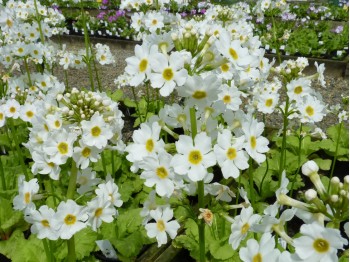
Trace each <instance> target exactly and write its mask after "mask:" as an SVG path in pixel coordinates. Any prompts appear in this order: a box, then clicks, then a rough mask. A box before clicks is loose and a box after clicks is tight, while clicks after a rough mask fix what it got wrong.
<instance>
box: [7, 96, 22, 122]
mask: <svg viewBox="0 0 350 262" xmlns="http://www.w3.org/2000/svg"><path fill="white" fill-rule="evenodd" d="M3 109H4V113H5V116H6V117H11V118H13V119H17V118H18V117H19V116H20V109H21V105H20V104H19V103H18V102H17V101H16V100H14V99H9V100H7V101H6V104H5V105H4V106H3Z"/></svg>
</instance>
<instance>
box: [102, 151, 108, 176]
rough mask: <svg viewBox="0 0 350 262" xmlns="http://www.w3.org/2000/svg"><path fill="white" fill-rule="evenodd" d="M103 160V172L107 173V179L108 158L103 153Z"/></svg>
mask: <svg viewBox="0 0 350 262" xmlns="http://www.w3.org/2000/svg"><path fill="white" fill-rule="evenodd" d="M101 158H102V166H103V172H104V173H105V177H107V166H106V158H105V154H104V152H103V151H102V152H101Z"/></svg>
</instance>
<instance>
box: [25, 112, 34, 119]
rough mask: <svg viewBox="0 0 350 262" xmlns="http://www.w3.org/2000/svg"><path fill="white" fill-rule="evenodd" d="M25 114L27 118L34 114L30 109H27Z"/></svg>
mask: <svg viewBox="0 0 350 262" xmlns="http://www.w3.org/2000/svg"><path fill="white" fill-rule="evenodd" d="M26 115H27V117H28V118H32V117H33V116H34V113H33V112H32V111H27V112H26Z"/></svg>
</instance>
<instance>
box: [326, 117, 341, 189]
mask: <svg viewBox="0 0 350 262" xmlns="http://www.w3.org/2000/svg"><path fill="white" fill-rule="evenodd" d="M342 128H343V122H340V123H339V125H338V137H337V141H336V145H335V152H334V157H333V161H332V167H331V173H330V176H329V180H331V179H332V177H333V173H334V168H335V162H337V158H338V149H339V142H340V134H341V130H342ZM330 188H331V183H329V184H328V188H327V192H329V190H330Z"/></svg>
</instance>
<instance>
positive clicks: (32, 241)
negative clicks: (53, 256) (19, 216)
mask: <svg viewBox="0 0 350 262" xmlns="http://www.w3.org/2000/svg"><path fill="white" fill-rule="evenodd" d="M0 253H1V254H3V255H5V256H7V257H8V258H10V259H11V260H12V262H34V261H37V262H41V261H42V262H46V261H47V260H46V254H45V250H44V246H43V243H42V240H40V239H37V238H36V236H35V235H31V236H30V237H29V239H25V238H24V235H23V233H22V231H21V230H16V231H14V232H13V234H12V235H11V237H10V238H9V239H8V240H5V241H0Z"/></svg>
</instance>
